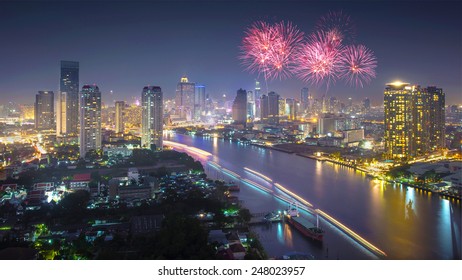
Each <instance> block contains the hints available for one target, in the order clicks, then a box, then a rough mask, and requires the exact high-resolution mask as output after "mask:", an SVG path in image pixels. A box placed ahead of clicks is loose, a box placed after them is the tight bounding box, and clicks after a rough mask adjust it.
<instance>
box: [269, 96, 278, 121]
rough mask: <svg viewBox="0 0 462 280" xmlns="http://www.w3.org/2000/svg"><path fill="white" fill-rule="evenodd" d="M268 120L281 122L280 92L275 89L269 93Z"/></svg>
mask: <svg viewBox="0 0 462 280" xmlns="http://www.w3.org/2000/svg"><path fill="white" fill-rule="evenodd" d="M268 122H269V123H271V124H278V123H279V94H277V93H275V92H274V91H271V92H270V93H268Z"/></svg>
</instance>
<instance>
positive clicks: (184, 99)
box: [175, 77, 205, 121]
mask: <svg viewBox="0 0 462 280" xmlns="http://www.w3.org/2000/svg"><path fill="white" fill-rule="evenodd" d="M195 90H196V84H195V83H190V82H189V80H188V78H187V77H182V78H181V80H180V82H179V83H178V84H177V87H176V96H175V104H176V108H177V115H179V116H180V117H181V118H185V119H186V120H187V121H191V120H192V119H193V118H194V93H195ZM204 93H205V91H204Z"/></svg>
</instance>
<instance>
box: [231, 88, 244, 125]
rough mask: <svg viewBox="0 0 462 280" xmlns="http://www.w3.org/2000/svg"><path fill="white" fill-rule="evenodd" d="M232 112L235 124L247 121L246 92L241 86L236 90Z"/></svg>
mask: <svg viewBox="0 0 462 280" xmlns="http://www.w3.org/2000/svg"><path fill="white" fill-rule="evenodd" d="M232 113H233V120H234V123H235V124H244V125H245V123H246V121H247V92H246V91H245V90H243V89H242V88H241V89H239V90H238V91H237V94H236V98H235V99H234V102H233V109H232Z"/></svg>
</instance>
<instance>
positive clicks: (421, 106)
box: [384, 82, 445, 160]
mask: <svg viewBox="0 0 462 280" xmlns="http://www.w3.org/2000/svg"><path fill="white" fill-rule="evenodd" d="M444 99H445V98H444V93H443V91H442V89H437V88H436V87H429V88H421V87H420V86H410V84H408V83H401V82H395V83H389V84H387V87H386V88H385V93H384V114H385V135H384V140H385V150H386V156H387V158H389V159H405V160H408V159H411V158H415V157H417V156H422V155H425V154H427V153H429V152H432V151H435V150H438V149H441V148H443V147H444V128H445V122H444Z"/></svg>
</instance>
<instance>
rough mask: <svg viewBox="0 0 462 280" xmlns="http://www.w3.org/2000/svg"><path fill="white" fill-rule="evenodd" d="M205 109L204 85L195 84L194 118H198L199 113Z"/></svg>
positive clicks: (199, 116)
mask: <svg viewBox="0 0 462 280" xmlns="http://www.w3.org/2000/svg"><path fill="white" fill-rule="evenodd" d="M204 111H205V86H204V85H198V84H196V92H195V94H194V119H195V120H197V121H198V120H200V118H201V115H202V114H203V112H204Z"/></svg>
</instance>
